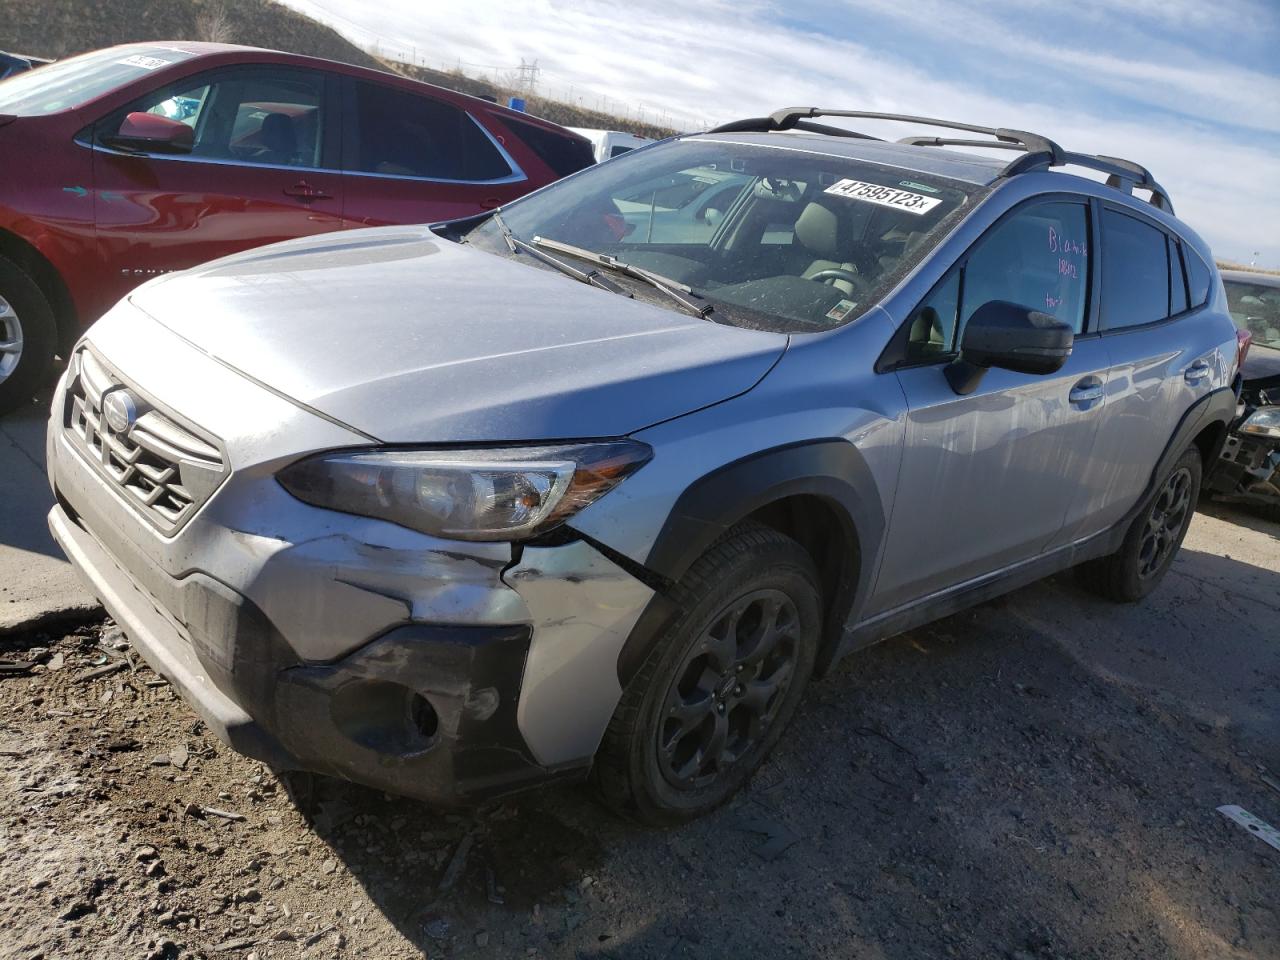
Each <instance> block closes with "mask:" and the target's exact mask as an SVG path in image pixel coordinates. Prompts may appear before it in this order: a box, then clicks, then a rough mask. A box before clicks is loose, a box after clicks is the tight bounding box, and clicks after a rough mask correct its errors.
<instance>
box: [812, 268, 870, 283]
mask: <svg viewBox="0 0 1280 960" xmlns="http://www.w3.org/2000/svg"><path fill="white" fill-rule="evenodd" d="M809 279H810V280H812V281H814V282H815V283H826V284H831V285H834V282H835V281H836V280H845V281H847V282H849V283H851V284H853V285H854V286H855V287H858V288H861V287H862V277H861V276H860V275H859V274H856V273H854V272H853V271H852V270H841V269H840V268H839V267H830V268H828V269H826V270H819V271H818V272H817V273H815V274H814V275H813V276H812V277H810V278H809Z"/></svg>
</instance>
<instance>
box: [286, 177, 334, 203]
mask: <svg viewBox="0 0 1280 960" xmlns="http://www.w3.org/2000/svg"><path fill="white" fill-rule="evenodd" d="M284 192H285V195H286V196H290V197H297V198H298V199H299V200H301V201H303V202H304V203H310V202H311V201H312V200H331V199H333V194H331V193H325V192H324V191H323V190H321V189H320V188H319V187H313V186H312V185H311V184H309V183H307V181H305V180H299V181H298V182H297V183H295V184H294V185H293V186H292V187H285V188H284Z"/></svg>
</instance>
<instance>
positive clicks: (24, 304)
mask: <svg viewBox="0 0 1280 960" xmlns="http://www.w3.org/2000/svg"><path fill="white" fill-rule="evenodd" d="M56 343H57V336H56V325H55V322H54V319H53V311H52V310H51V309H50V307H49V301H48V300H46V299H45V296H44V294H43V293H42V292H41V291H40V287H39V286H37V285H36V282H35V281H34V280H32V279H31V278H30V277H29V276H27V275H26V273H24V272H23V271H22V270H21V269H20V268H19V267H18V266H17V265H16V264H14V263H13V262H11V261H9V260H6V259H4V258H3V257H0V414H5V413H8V412H9V411H10V410H16V409H17V408H18V407H20V406H22V405H23V404H25V403H27V402H28V401H29V400H30V399H31V398H32V397H33V396H35V394H36V392H37V391H38V390H39V389H40V388H41V387H42V386H43V385H44V381H45V377H46V376H47V375H48V373H49V367H50V366H51V365H52V363H53V355H54V351H55V349H56Z"/></svg>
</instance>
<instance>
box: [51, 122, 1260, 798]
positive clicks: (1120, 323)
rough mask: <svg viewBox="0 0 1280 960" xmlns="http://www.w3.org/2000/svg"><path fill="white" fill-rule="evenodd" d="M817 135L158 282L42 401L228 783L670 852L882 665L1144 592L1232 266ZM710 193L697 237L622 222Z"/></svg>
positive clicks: (1173, 508) (1011, 177) (944, 154)
mask: <svg viewBox="0 0 1280 960" xmlns="http://www.w3.org/2000/svg"><path fill="white" fill-rule="evenodd" d="M819 112H820V111H794V110H793V111H780V112H779V113H778V114H776V115H774V116H772V117H765V118H759V119H755V120H746V121H742V122H740V123H736V124H731V125H728V126H726V127H723V128H721V129H720V130H718V131H713V132H711V133H710V134H706V135H697V136H688V137H681V138H676V139H674V140H672V141H670V142H667V143H661V144H656V145H654V146H653V147H650V148H646V149H644V150H639V151H635V152H634V153H631V154H628V155H626V156H623V157H619V158H618V159H616V160H612V161H610V162H608V163H605V164H601V165H599V166H597V167H594V168H592V169H590V170H586V171H583V172H582V173H581V174H580V175H578V176H575V177H572V178H570V179H568V180H565V181H564V182H562V183H558V184H554V185H552V186H551V187H549V188H547V189H545V190H541V191H538V192H537V193H535V194H532V195H530V196H528V197H524V198H522V199H520V200H519V201H516V202H515V203H512V204H510V205H509V206H507V207H504V209H503V210H502V211H500V212H499V213H494V214H480V215H477V216H476V217H473V218H470V219H468V220H460V221H453V222H451V223H448V224H440V225H437V226H435V227H433V228H421V227H399V228H386V229H382V230H373V231H362V232H359V233H353V234H348V235H346V236H342V237H315V238H307V239H302V240H297V241H293V242H291V243H288V244H283V245H280V246H277V247H274V248H271V249H267V250H256V251H252V252H250V253H245V254H240V255H238V256H234V257H229V258H226V259H224V260H222V261H219V262H215V263H212V264H208V265H206V266H204V267H202V268H198V269H195V270H192V271H188V272H187V273H185V274H182V275H180V276H174V277H162V278H158V279H157V280H156V281H153V282H152V283H149V284H147V285H146V286H145V287H143V288H141V289H140V290H138V291H136V292H135V293H134V294H133V295H132V296H130V297H129V298H128V299H127V300H125V301H124V302H122V303H121V304H120V305H118V306H117V307H116V308H115V309H114V310H113V311H112V312H111V313H109V314H108V315H107V316H106V317H104V318H103V319H102V320H100V321H99V322H98V323H97V324H96V325H95V326H94V327H93V329H92V330H90V331H89V333H88V334H87V336H86V338H85V340H84V342H83V344H82V346H81V348H79V349H78V350H77V351H76V353H75V354H74V355H73V357H72V359H71V362H70V367H69V369H68V371H67V373H66V374H65V375H64V378H63V382H62V384H61V386H60V389H59V392H58V394H57V395H56V396H55V399H54V403H53V409H52V419H51V423H50V432H49V454H48V462H49V469H50V478H51V482H52V484H53V487H54V489H55V491H56V494H57V505H56V506H55V507H54V509H53V511H52V512H51V514H50V524H51V527H52V529H53V531H54V534H55V536H56V537H57V539H58V541H59V542H60V543H61V544H62V546H63V548H64V549H65V550H66V552H67V554H68V556H70V557H71V558H72V560H73V561H74V562H75V563H76V565H77V566H78V567H79V568H80V569H81V570H82V572H84V574H85V575H86V577H87V579H88V580H89V582H90V583H91V585H92V586H93V589H94V590H95V592H97V594H98V595H99V596H100V597H102V599H103V601H104V603H105V605H106V607H107V609H108V610H109V611H110V612H111V613H112V615H113V616H114V617H115V619H116V621H117V622H118V623H120V624H121V626H122V627H123V628H124V629H125V630H126V632H128V633H129V635H130V637H131V638H132V641H133V644H134V647H135V649H137V650H139V651H140V652H141V653H142V654H143V655H144V656H146V657H147V659H148V660H149V661H150V662H151V663H152V664H153V665H154V666H156V668H157V669H158V670H160V671H161V672H162V673H164V674H165V675H166V676H168V677H170V679H171V680H172V681H173V683H174V684H175V685H176V687H177V688H178V689H179V690H180V691H181V692H182V693H183V695H184V696H185V697H186V698H187V699H188V700H189V701H190V702H191V703H192V704H193V705H194V706H195V708H196V709H197V710H199V711H200V712H201V714H202V715H203V716H204V717H205V719H206V722H207V723H208V724H209V726H210V728H211V729H212V730H215V731H217V732H218V733H219V735H221V736H223V737H224V738H225V739H226V740H227V741H228V742H230V743H232V744H233V745H234V746H236V748H237V749H240V750H242V751H244V752H246V753H249V754H250V755H252V756H255V757H258V758H260V759H263V760H267V761H269V762H271V763H275V764H278V765H284V766H295V767H302V768H305V769H313V770H318V771H321V772H324V773H330V774H336V775H338V776H344V777H348V778H352V779H355V780H359V781H362V782H366V783H369V784H372V785H374V786H377V787H379V788H381V789H385V790H392V791H397V792H402V793H408V794H412V795H416V796H420V797H423V798H426V799H429V800H432V801H435V802H439V803H461V802H470V801H474V800H476V799H478V798H480V797H483V796H486V795H489V794H492V793H501V792H504V791H510V790H514V789H517V788H520V787H522V786H527V785H529V784H532V783H535V782H539V781H542V780H545V779H547V778H551V777H566V776H583V775H588V774H589V775H590V776H592V777H593V778H594V780H595V782H596V785H597V787H598V788H599V791H600V793H601V795H602V797H603V798H604V799H605V800H606V802H608V803H609V804H611V805H612V806H613V807H615V808H616V809H619V810H621V811H623V812H625V813H627V814H629V815H632V816H635V817H637V818H640V819H642V820H645V821H648V822H655V823H670V822H676V821H680V820H684V819H687V818H689V817H692V816H696V815H698V814H700V813H703V812H705V811H707V810H709V809H711V808H712V807H714V806H716V805H717V804H719V803H721V802H723V801H725V800H726V799H728V797H730V796H731V795H732V794H733V793H734V791H735V790H737V789H738V788H739V787H740V786H741V785H742V784H743V783H745V782H746V780H747V779H748V778H749V777H750V776H751V775H752V773H753V771H754V770H755V769H756V767H757V765H758V764H759V763H760V762H761V760H762V759H763V757H764V756H765V755H766V754H767V753H768V752H769V750H770V749H771V748H772V747H773V746H774V745H775V744H776V743H777V742H778V741H779V739H780V738H781V737H782V735H783V731H784V729H785V727H786V724H787V722H788V720H789V719H790V717H791V716H792V714H793V712H794V711H795V709H796V706H797V704H798V702H799V700H800V697H801V696H802V694H803V690H804V687H805V685H806V682H807V681H808V679H809V677H810V675H811V674H812V673H814V672H818V673H821V672H822V671H824V670H826V669H829V668H830V666H831V664H833V663H834V662H835V661H836V660H837V659H838V658H839V657H840V656H842V655H844V654H846V653H848V652H850V651H852V650H854V649H856V648H858V647H860V646H864V645H867V644H869V643H873V642H876V641H878V640H880V639H883V638H884V637H887V636H892V635H893V634H895V633H898V632H901V631H903V630H907V629H909V628H911V627H913V626H916V625H918V624H920V623H924V622H926V621H929V620H931V619H934V618H937V617H940V616H944V615H946V614H948V613H951V612H954V611H956V610H958V609H961V608H963V607H965V606H967V605H970V604H973V603H976V602H979V601H981V600H985V599H988V598H990V597H992V596H995V595H998V594H1000V593H1003V592H1006V591H1008V590H1011V589H1013V588H1015V587H1017V586H1020V585H1022V584H1025V583H1028V582H1031V581H1032V580H1035V579H1037V578H1039V577H1042V576H1046V575H1048V574H1050V573H1053V572H1056V571H1059V570H1063V569H1066V568H1069V567H1073V566H1077V565H1082V564H1085V565H1086V566H1085V567H1084V568H1083V569H1082V576H1083V577H1084V578H1085V581H1086V582H1087V583H1088V584H1090V585H1091V586H1092V588H1093V589H1095V590H1097V591H1098V592H1100V593H1102V594H1103V595H1105V596H1108V597H1111V598H1112V599H1116V600H1126V601H1132V600H1137V599H1139V598H1141V597H1143V596H1145V595H1146V594H1148V593H1149V592H1150V591H1151V590H1153V589H1155V587H1156V586H1157V585H1158V584H1159V583H1160V582H1161V579H1162V578H1163V577H1164V575H1165V573H1166V572H1167V570H1168V569H1169V566H1170V564H1171V563H1172V562H1173V559H1174V556H1175V554H1176V553H1177V550H1178V549H1179V546H1180V545H1181V542H1182V538H1183V536H1184V535H1185V533H1186V530H1187V527H1188V525H1189V523H1190V521H1191V517H1192V513H1193V510H1194V504H1195V502H1196V498H1197V496H1198V493H1199V489H1200V484H1201V477H1202V475H1203V473H1204V471H1205V467H1206V466H1207V465H1212V464H1213V463H1214V462H1215V461H1216V460H1217V458H1218V453H1219V449H1220V446H1221V443H1222V439H1223V437H1224V435H1225V433H1226V428H1227V424H1228V422H1229V421H1230V420H1231V418H1232V417H1233V416H1234V411H1235V403H1236V397H1235V394H1234V392H1233V385H1234V384H1235V383H1236V378H1237V372H1236V368H1237V365H1238V346H1237V339H1236V330H1235V326H1234V324H1233V323H1232V321H1231V318H1230V317H1229V315H1228V314H1227V310H1226V300H1225V296H1224V294H1223V291H1222V285H1221V283H1220V282H1218V280H1217V278H1216V275H1215V272H1214V268H1213V267H1212V266H1211V264H1212V257H1211V255H1210V253H1209V251H1208V248H1207V247H1206V245H1205V244H1204V242H1203V241H1202V240H1200V239H1199V238H1198V237H1197V236H1196V235H1195V234H1194V233H1193V232H1192V231H1191V230H1189V229H1188V228H1187V227H1186V226H1185V225H1184V224H1183V223H1181V222H1180V221H1179V220H1178V219H1176V218H1175V217H1174V216H1173V214H1172V209H1171V204H1170V202H1169V198H1168V196H1167V194H1166V193H1165V192H1164V190H1163V189H1162V188H1161V186H1160V185H1159V184H1158V183H1157V182H1156V181H1155V180H1154V179H1153V178H1152V177H1151V175H1150V173H1149V172H1148V171H1146V170H1145V169H1144V168H1142V167H1140V166H1138V165H1137V164H1133V163H1130V162H1128V161H1123V160H1115V159H1109V158H1099V157H1092V156H1086V155H1081V154H1072V153H1068V152H1067V151H1064V150H1063V149H1062V148H1061V147H1060V146H1059V145H1058V144H1056V143H1054V142H1052V141H1050V140H1048V139H1046V138H1044V137H1040V136H1037V135H1034V134H1030V133H1019V132H1015V131H1008V130H994V129H991V128H987V127H974V126H969V125H965V124H955V123H951V122H948V121H939V120H930V121H921V120H919V119H918V118H901V117H898V118H890V119H898V120H904V121H910V122H914V123H929V124H934V125H939V126H943V127H953V128H954V127H958V128H959V129H961V130H964V131H966V132H969V133H971V134H972V133H979V134H983V135H986V136H988V137H998V138H999V142H1003V143H1008V144H1010V145H1011V147H1012V148H1013V149H1015V150H1016V151H1017V153H1016V157H1015V159H1014V160H1013V161H1012V162H1011V163H1005V162H1004V160H997V159H992V158H985V157H974V156H968V155H965V154H957V153H953V152H951V151H949V150H947V149H943V147H945V146H947V145H949V144H952V143H953V142H954V141H951V140H947V139H945V138H944V139H941V140H939V139H938V138H930V139H928V140H927V141H925V142H927V143H929V144H931V145H929V146H924V145H919V144H917V143H914V142H908V143H885V142H882V141H877V140H873V139H858V138H856V137H850V136H849V135H848V134H847V133H846V132H842V131H834V132H833V131H831V129H830V128H826V127H822V126H817V125H813V124H811V123H810V121H809V120H808V119H807V118H808V117H809V116H812V115H815V114H817V113H819ZM837 115H839V116H847V117H863V116H880V115H876V114H864V113H855V112H840V113H838V114H837ZM882 118H883V117H882ZM961 142H964V141H961ZM989 142H995V141H989ZM1067 165H1077V166H1083V167H1086V168H1090V169H1093V170H1096V171H1101V172H1104V173H1106V174H1107V175H1108V176H1109V177H1110V178H1112V184H1113V185H1107V184H1103V183H1098V182H1095V181H1093V180H1088V179H1084V178H1081V177H1076V176H1071V175H1069V174H1065V173H1062V172H1059V171H1058V170H1057V168H1059V167H1063V166H1067ZM724 170H728V171H731V172H732V173H733V174H735V175H737V176H739V177H740V179H739V180H737V181H736V186H735V191H736V195H735V196H734V197H733V198H731V199H729V201H728V202H727V203H725V204H724V209H725V211H726V213H725V215H724V218H723V219H722V220H721V221H720V222H719V223H718V224H716V225H714V226H712V227H709V228H708V229H706V230H704V231H703V232H702V233H701V234H700V235H697V236H694V235H692V234H689V235H684V236H681V237H678V238H675V239H671V238H663V239H656V238H654V237H653V236H651V235H650V234H648V233H647V232H644V231H641V230H640V229H633V228H631V224H630V223H629V222H628V220H627V219H626V217H625V215H624V214H623V212H622V207H621V204H622V203H626V202H630V200H629V199H628V198H631V197H634V196H635V195H636V193H637V191H641V192H643V190H645V189H647V188H648V185H650V184H653V183H655V182H668V181H670V182H674V183H679V184H681V185H683V186H686V187H689V186H691V185H692V184H703V186H704V187H705V189H706V190H717V191H718V190H721V189H725V188H726V187H727V184H726V182H725V181H722V180H718V179H716V178H713V177H704V178H703V179H701V180H700V179H698V176H697V175H696V174H697V173H698V172H701V171H724ZM1137 188H1142V189H1143V190H1145V191H1148V192H1149V193H1150V194H1151V198H1152V199H1151V202H1147V201H1144V200H1140V199H1138V198H1137V197H1136V196H1134V190H1135V189H1137Z"/></svg>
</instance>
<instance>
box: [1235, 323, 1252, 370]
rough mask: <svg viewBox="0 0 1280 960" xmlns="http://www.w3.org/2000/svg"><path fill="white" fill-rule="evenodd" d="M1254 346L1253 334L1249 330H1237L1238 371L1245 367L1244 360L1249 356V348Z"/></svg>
mask: <svg viewBox="0 0 1280 960" xmlns="http://www.w3.org/2000/svg"><path fill="white" fill-rule="evenodd" d="M1252 345H1253V334H1252V333H1250V332H1249V331H1248V330H1241V329H1240V328H1239V327H1237V328H1236V369H1237V370H1239V369H1241V368H1242V367H1243V366H1244V358H1245V357H1247V356H1248V355H1249V347H1251V346H1252Z"/></svg>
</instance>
